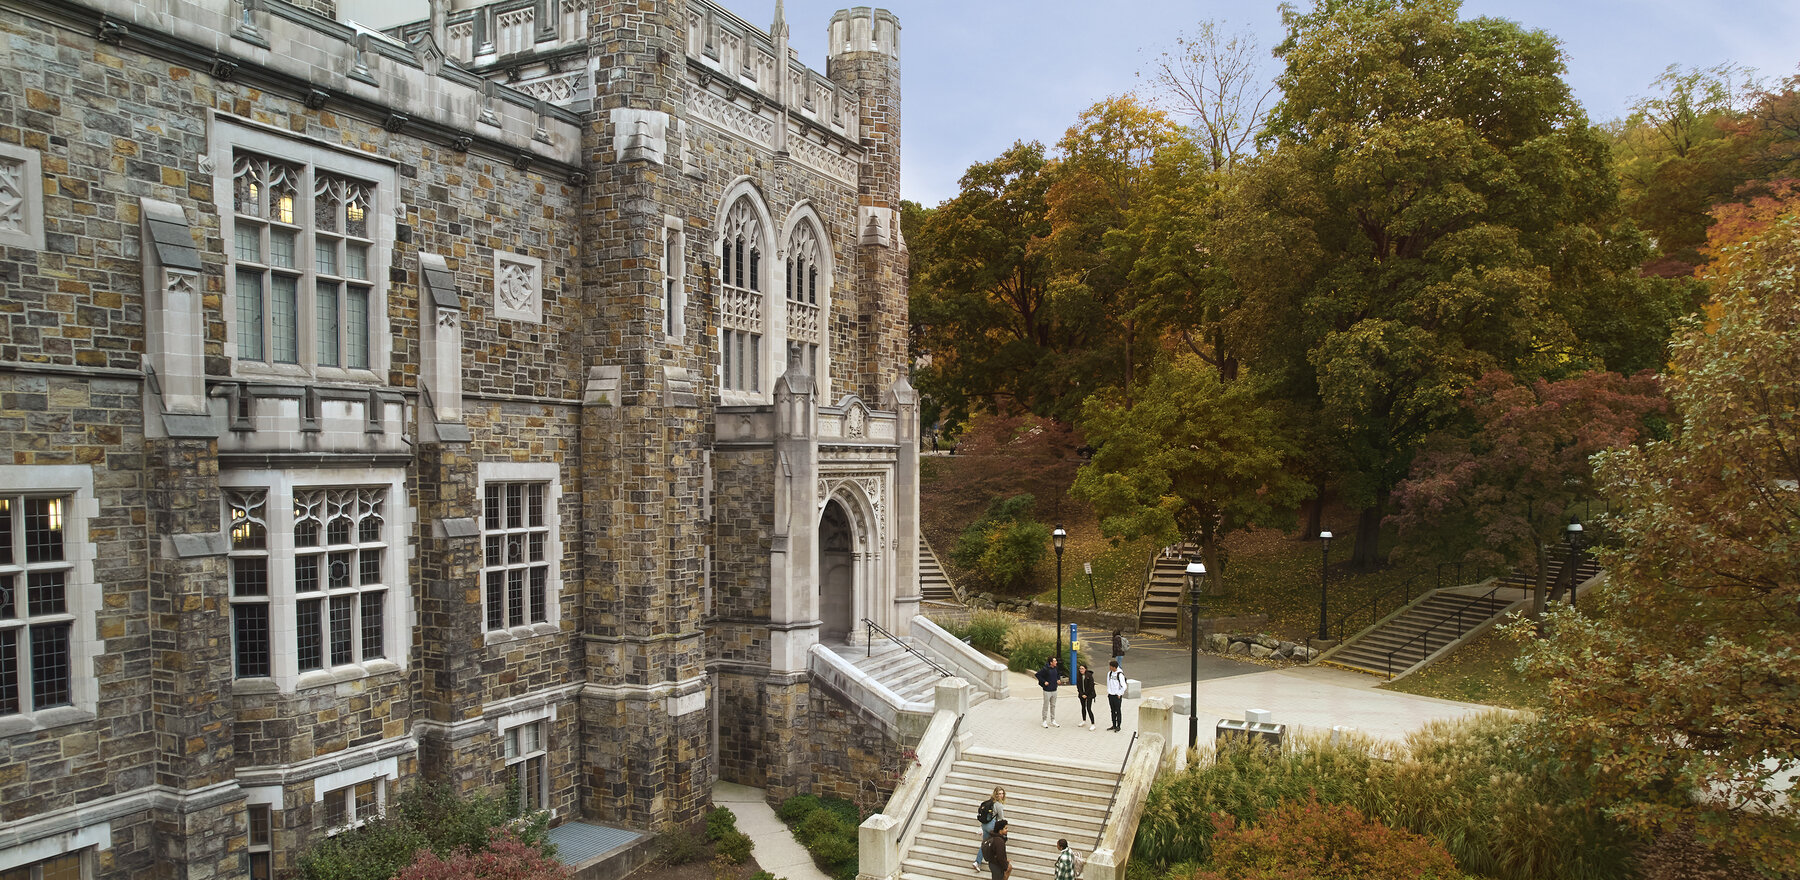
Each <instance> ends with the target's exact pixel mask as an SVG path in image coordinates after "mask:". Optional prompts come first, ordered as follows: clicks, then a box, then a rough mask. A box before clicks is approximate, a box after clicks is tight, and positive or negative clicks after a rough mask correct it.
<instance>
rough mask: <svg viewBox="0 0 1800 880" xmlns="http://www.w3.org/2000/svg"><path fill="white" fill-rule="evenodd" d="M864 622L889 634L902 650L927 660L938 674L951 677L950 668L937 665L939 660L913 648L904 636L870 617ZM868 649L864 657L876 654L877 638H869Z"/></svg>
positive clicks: (886, 634)
mask: <svg viewBox="0 0 1800 880" xmlns="http://www.w3.org/2000/svg"><path fill="white" fill-rule="evenodd" d="M862 622H863V626H866V627H868V628H869V629H872V630H874V631H876V632H878V633H881V634H882V635H884V636H887V637H888V639H889V640H891V641H892V642H893V643H894V644H896V645H899V646H900V647H901V649H902V650H904V651H906V653H908V654H911V655H913V656H914V657H917V658H919V659H920V660H923V661H925V665H927V666H930V667H931V668H932V669H935V670H937V671H938V675H941V676H943V677H944V678H949V677H950V670H948V669H945V668H944V667H942V666H939V665H937V661H935V660H932V659H931V658H930V657H927V656H925V655H924V654H921V653H919V652H918V650H917V649H915V648H913V646H911V645H909V644H907V643H906V640H904V639H902V638H900V637H899V636H897V635H894V634H893V633H891V632H888V631H887V630H885V629H882V628H881V626H880V625H878V624H877V623H875V621H873V620H870V619H868V618H867V617H865V618H863V619H862ZM868 649H869V650H868V652H867V653H865V654H863V656H864V657H871V656H874V654H875V640H874V639H872V638H871V639H869V644H868Z"/></svg>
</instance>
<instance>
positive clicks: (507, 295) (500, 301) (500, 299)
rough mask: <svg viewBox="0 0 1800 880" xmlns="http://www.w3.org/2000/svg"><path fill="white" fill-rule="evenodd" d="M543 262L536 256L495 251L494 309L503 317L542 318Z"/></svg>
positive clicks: (524, 319)
mask: <svg viewBox="0 0 1800 880" xmlns="http://www.w3.org/2000/svg"><path fill="white" fill-rule="evenodd" d="M543 265H544V264H543V262H542V261H541V260H538V259H537V258H535V257H528V256H525V255H523V254H509V253H505V252H502V251H495V252H494V310H495V312H496V313H497V314H498V315H499V316H500V317H502V318H514V319H517V320H522V321H538V320H542V317H543V305H542V303H543V283H544V281H543Z"/></svg>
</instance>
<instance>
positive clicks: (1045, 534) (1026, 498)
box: [950, 494, 1050, 592]
mask: <svg viewBox="0 0 1800 880" xmlns="http://www.w3.org/2000/svg"><path fill="white" fill-rule="evenodd" d="M1036 505H1037V499H1035V498H1033V497H1032V496H1031V495H1029V494H1024V495H1014V496H1012V497H1011V498H997V499H995V500H994V502H993V503H992V504H990V505H989V506H988V510H987V513H985V514H983V515H982V517H981V519H978V520H976V521H975V522H973V523H970V524H969V527H968V528H966V529H964V530H963V533H962V535H961V536H959V537H958V538H957V541H956V549H955V550H954V551H952V552H951V556H950V558H951V559H952V560H953V561H954V562H955V563H956V564H957V565H958V566H960V567H961V568H963V569H966V570H968V571H969V572H971V573H973V575H974V578H975V579H976V580H978V581H980V582H981V583H982V584H984V585H986V586H989V587H991V588H993V589H997V590H1001V591H1006V592H1011V591H1016V590H1018V589H1019V588H1021V587H1022V586H1024V585H1025V583H1026V581H1027V580H1029V579H1030V577H1031V573H1032V571H1033V570H1034V569H1035V568H1036V567H1037V564H1038V561H1039V560H1041V559H1043V558H1044V554H1045V553H1046V552H1047V549H1046V548H1047V547H1048V545H1049V541H1050V528H1049V527H1048V526H1045V525H1044V524H1043V523H1040V522H1038V521H1036V520H1034V519H1032V518H1031V510H1032V508H1033V507H1035V506H1036Z"/></svg>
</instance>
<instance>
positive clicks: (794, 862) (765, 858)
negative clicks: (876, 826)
mask: <svg viewBox="0 0 1800 880" xmlns="http://www.w3.org/2000/svg"><path fill="white" fill-rule="evenodd" d="M713 806H715V807H725V808H726V809H728V810H730V811H731V812H732V813H733V814H734V815H736V816H737V829H738V830H739V831H742V832H744V833H745V834H748V835H750V839H751V840H752V841H754V842H755V844H756V848H755V849H754V850H752V851H751V853H750V854H751V856H752V857H754V858H755V859H756V864H758V865H760V866H761V867H762V869H763V870H765V871H768V872H769V873H771V874H774V875H775V876H776V877H780V878H783V880H831V878H830V877H828V876H826V875H825V872H824V871H821V870H819V866H818V865H815V864H813V860H812V856H811V855H810V854H808V853H807V851H806V847H803V846H801V845H800V842H799V841H797V840H795V839H794V835H793V832H791V831H789V830H788V827H787V823H785V822H783V821H781V819H779V818H777V817H776V815H775V810H774V809H773V808H771V807H770V806H769V804H768V802H767V800H766V795H765V794H764V792H763V790H762V789H760V788H751V787H750V786H748V785H739V784H737V783H735V782H717V783H714V784H713Z"/></svg>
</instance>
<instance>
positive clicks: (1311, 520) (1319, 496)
mask: <svg viewBox="0 0 1800 880" xmlns="http://www.w3.org/2000/svg"><path fill="white" fill-rule="evenodd" d="M1315 488H1316V489H1317V491H1316V492H1315V493H1314V494H1313V497H1312V499H1311V500H1310V501H1307V502H1306V504H1305V505H1304V506H1302V508H1301V510H1303V511H1304V512H1305V514H1306V524H1305V525H1304V526H1302V527H1301V529H1300V540H1302V541H1316V540H1318V538H1319V530H1320V529H1321V528H1324V521H1325V487H1324V486H1316V487H1315Z"/></svg>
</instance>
